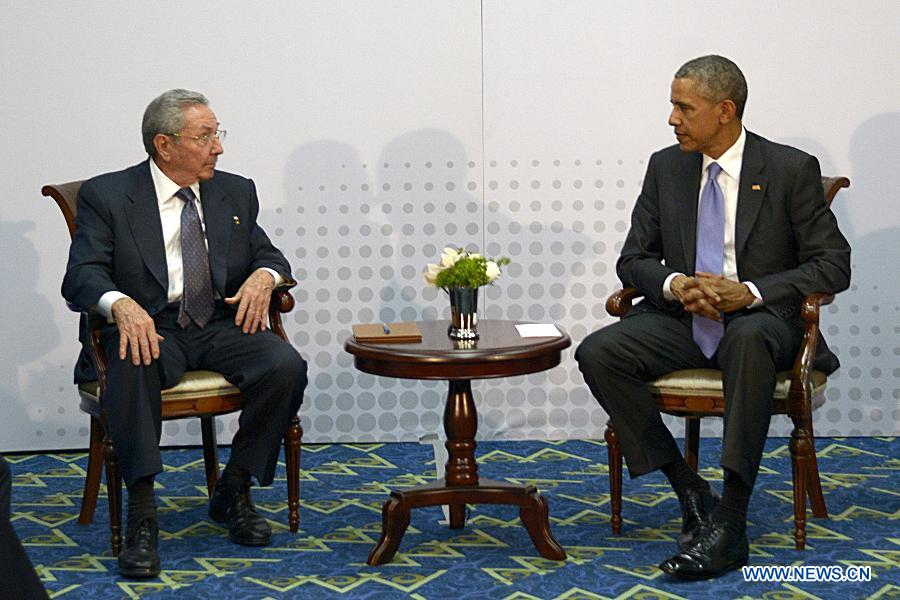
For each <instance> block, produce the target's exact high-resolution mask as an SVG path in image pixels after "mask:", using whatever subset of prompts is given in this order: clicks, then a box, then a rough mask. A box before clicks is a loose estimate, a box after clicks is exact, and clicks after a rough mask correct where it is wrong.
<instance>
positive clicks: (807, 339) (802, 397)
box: [787, 293, 834, 417]
mask: <svg viewBox="0 0 900 600" xmlns="http://www.w3.org/2000/svg"><path fill="white" fill-rule="evenodd" d="M833 300H834V296H833V295H832V294H823V293H815V294H810V295H809V296H807V297H805V298H804V299H803V302H802V303H801V304H800V317H801V319H803V342H802V343H801V344H800V351H799V352H798V353H797V358H796V360H794V366H793V368H792V373H791V389H790V391H789V392H788V406H787V412H788V414H790V415H794V416H800V417H802V416H804V415H808V414H809V410H810V400H811V399H810V397H809V390H810V376H811V375H812V371H813V361H814V360H815V358H816V346H817V345H818V342H819V312H820V310H819V309H820V307H821V306H823V305H825V304H831V302H832V301H833Z"/></svg>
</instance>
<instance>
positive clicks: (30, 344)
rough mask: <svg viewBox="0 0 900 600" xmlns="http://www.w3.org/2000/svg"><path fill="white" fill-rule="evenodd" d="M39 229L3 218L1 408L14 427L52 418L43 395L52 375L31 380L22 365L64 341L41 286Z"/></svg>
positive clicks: (7, 420)
mask: <svg viewBox="0 0 900 600" xmlns="http://www.w3.org/2000/svg"><path fill="white" fill-rule="evenodd" d="M35 227H36V224H35V223H34V222H33V221H2V222H0V239H2V240H3V261H2V266H0V281H3V282H4V285H5V289H4V293H3V300H4V304H3V308H2V310H0V331H3V359H2V360H0V406H3V419H4V420H5V421H6V422H7V423H10V424H12V425H11V426H12V427H17V426H19V425H18V424H22V425H21V426H22V427H25V423H28V422H33V421H44V420H45V419H47V418H49V417H51V415H49V414H47V412H48V408H47V402H46V400H47V399H46V398H40V397H38V395H39V393H40V391H41V388H40V384H41V382H44V381H49V380H50V378H45V377H41V376H39V375H32V376H30V377H28V378H27V380H26V378H25V377H23V376H22V374H21V371H22V369H21V367H22V366H23V365H27V364H29V363H32V362H34V361H36V360H38V359H40V358H41V357H42V356H44V355H46V354H47V352H49V351H50V350H52V349H53V348H55V347H56V345H57V344H58V343H59V339H60V333H59V330H58V329H57V328H56V327H55V325H54V319H53V308H52V306H51V305H50V302H49V301H48V300H47V299H46V298H45V297H44V296H42V295H41V294H39V293H38V292H37V291H36V290H35V284H36V282H37V280H38V274H39V273H40V269H41V264H40V255H39V254H38V251H37V248H35V246H34V244H33V243H32V242H31V240H29V239H28V237H27V234H28V233H29V232H31V231H34V229H35ZM51 368H52V367H49V366H48V367H46V368H45V369H44V370H48V369H51ZM29 405H30V406H29ZM41 431H42V432H43V430H42V429H41Z"/></svg>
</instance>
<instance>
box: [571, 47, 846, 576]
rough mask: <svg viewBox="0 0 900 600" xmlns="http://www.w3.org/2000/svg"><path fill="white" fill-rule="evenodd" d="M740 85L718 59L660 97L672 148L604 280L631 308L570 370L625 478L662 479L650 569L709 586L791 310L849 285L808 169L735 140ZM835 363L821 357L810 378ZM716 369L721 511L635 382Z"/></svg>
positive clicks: (733, 546) (740, 515)
mask: <svg viewBox="0 0 900 600" xmlns="http://www.w3.org/2000/svg"><path fill="white" fill-rule="evenodd" d="M746 100H747V84H746V81H745V80H744V75H743V74H742V73H741V71H740V69H738V67H737V65H735V64H734V63H733V62H731V61H730V60H728V59H726V58H723V57H721V56H703V57H700V58H697V59H694V60H691V61H689V62H688V63H686V64H685V65H684V66H682V67H681V68H680V69H678V71H677V72H676V73H675V79H674V81H673V82H672V89H671V103H672V112H671V114H670V115H669V125H671V126H672V127H673V129H674V130H675V137H676V139H677V140H678V145H677V146H671V147H669V148H665V149H663V150H660V151H659V152H657V153H655V154H653V155H652V156H651V157H650V163H649V165H648V166H647V174H646V176H645V178H644V183H643V189H642V190H641V194H640V196H639V197H638V200H637V203H636V205H635V207H634V212H633V213H632V218H631V230H630V231H629V232H628V236H627V238H626V240H625V244H624V246H623V248H622V254H621V256H620V258H619V260H618V263H617V265H616V269H617V273H618V275H619V278H620V279H621V280H622V283H623V284H625V285H626V286H631V287H635V288H637V289H638V290H639V291H640V292H641V294H643V296H644V300H643V301H642V302H640V303H639V304H637V305H636V306H635V307H634V308H633V309H632V310H631V311H630V312H629V313H628V315H627V316H626V317H625V318H624V319H622V320H621V321H620V322H618V323H615V324H613V325H610V326H609V327H605V328H603V329H601V330H599V331H596V332H594V333H592V334H591V335H589V336H588V337H587V338H585V340H584V341H583V342H582V344H581V346H580V347H579V348H578V350H577V352H576V354H575V358H576V360H577V361H578V365H579V368H580V369H581V372H582V373H583V374H584V378H585V381H586V382H587V384H588V386H589V387H590V389H591V391H592V392H593V394H594V396H595V397H596V398H597V400H598V401H599V402H600V405H601V406H602V407H603V408H604V410H606V412H607V413H609V416H610V418H611V419H612V423H613V426H614V427H615V429H616V433H617V435H618V438H619V440H620V443H621V447H622V452H623V454H624V455H625V459H626V460H627V462H628V469H629V472H630V473H631V476H632V477H636V476H638V475H643V474H644V473H649V472H651V471H655V470H656V469H661V470H662V472H663V473H664V474H665V475H666V477H667V478H668V479H669V481H670V482H671V484H672V487H673V488H674V489H675V492H676V493H677V495H678V499H679V502H680V503H681V508H682V515H683V518H684V522H683V528H682V533H683V534H682V536H681V537H680V538H679V546H680V548H681V552H679V553H677V554H675V555H674V556H673V557H671V558H669V559H668V560H666V561H664V562H663V563H662V564H661V565H660V568H661V569H662V570H663V571H665V572H666V573H669V574H671V575H674V576H676V577H680V578H686V579H702V578H709V577H716V576H718V575H721V574H722V573H725V572H727V571H729V570H731V569H736V568H738V567H739V566H742V565H744V564H746V563H747V559H748V543H747V536H746V533H745V527H746V520H747V507H748V504H749V501H750V493H751V491H752V489H753V484H754V482H755V480H756V474H757V471H758V470H759V463H760V460H761V458H762V451H763V444H764V442H765V440H766V434H767V432H768V428H769V420H770V418H771V410H772V406H771V403H772V393H773V390H774V386H775V374H776V372H777V371H780V370H783V369H788V368H790V367H791V364H792V361H793V360H794V358H795V356H796V354H797V351H798V349H799V347H800V343H801V341H802V337H803V324H802V322H801V320H800V315H799V308H800V301H801V300H802V299H803V297H804V296H806V295H808V294H810V293H813V292H826V293H830V294H834V293H837V292H840V291H841V290H844V289H846V288H847V286H848V285H849V283H850V247H849V246H848V244H847V240H846V239H844V236H843V235H841V232H840V231H839V230H838V226H837V221H836V220H835V218H834V215H833V214H832V212H831V210H830V209H829V208H828V207H827V205H826V203H825V199H824V195H823V191H822V184H821V175H820V173H819V164H818V162H817V161H816V159H815V158H814V157H812V156H810V155H808V154H806V153H804V152H801V151H800V150H797V149H796V148H791V147H788V146H783V145H780V144H776V143H773V142H770V141H769V140H766V139H764V138H762V137H760V136H758V135H756V134H754V133H751V132H749V131H746V130H745V129H744V128H743V126H742V124H741V116H742V114H743V112H744V103H745V102H746ZM837 366H838V362H837V358H836V357H835V356H834V355H833V354H832V353H831V352H830V351H829V350H828V348H827V346H826V345H825V344H824V342H822V341H820V343H819V352H818V355H817V357H816V368H817V369H820V370H823V371H826V372H831V371H833V370H834V369H836V368H837ZM692 368H718V369H721V370H722V374H723V380H724V393H725V400H726V410H725V419H724V420H725V423H724V427H725V432H724V441H723V442H724V443H723V450H722V457H721V464H722V467H723V469H724V481H725V484H724V491H723V494H722V498H721V501H718V498H717V497H716V496H714V495H713V494H712V492H711V490H710V488H709V484H708V483H707V482H706V481H705V480H703V478H701V477H700V476H699V475H697V474H696V473H694V471H692V470H691V468H690V467H689V466H688V464H687V463H686V462H685V460H684V458H683V457H682V455H681V453H680V452H679V450H678V446H677V445H676V444H675V440H674V439H673V438H672V434H671V433H670V432H669V430H668V429H667V428H666V427H665V425H664V424H663V421H662V418H661V415H660V414H659V411H658V410H657V409H656V403H655V402H654V400H653V398H652V397H651V395H650V392H649V390H648V389H647V387H646V386H645V382H647V381H650V380H653V379H655V378H657V377H659V376H661V375H664V374H666V373H669V372H671V371H676V370H679V369H692Z"/></svg>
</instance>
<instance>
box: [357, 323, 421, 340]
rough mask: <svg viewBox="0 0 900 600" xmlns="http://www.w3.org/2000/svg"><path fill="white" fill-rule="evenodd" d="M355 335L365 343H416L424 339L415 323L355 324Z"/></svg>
mask: <svg viewBox="0 0 900 600" xmlns="http://www.w3.org/2000/svg"><path fill="white" fill-rule="evenodd" d="M353 337H355V338H356V341H357V342H363V343H376V344H385V343H388V344H389V343H396V344H414V343H417V342H421V341H422V333H421V332H420V331H419V328H418V326H416V324H415V323H366V324H362V325H353Z"/></svg>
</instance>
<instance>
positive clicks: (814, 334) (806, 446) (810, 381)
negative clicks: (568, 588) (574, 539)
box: [605, 177, 850, 550]
mask: <svg viewBox="0 0 900 600" xmlns="http://www.w3.org/2000/svg"><path fill="white" fill-rule="evenodd" d="M849 186H850V180H849V179H847V178H846V177H823V178H822V187H823V188H824V189H825V200H826V201H827V202H828V204H829V205H830V204H831V201H832V200H833V199H834V197H835V195H836V194H837V193H838V191H840V189H841V188H845V187H849ZM639 296H640V294H639V293H638V291H637V290H636V289H634V288H625V289H623V290H619V291H618V292H616V293H614V294H613V295H611V296H610V297H609V298H608V299H607V301H606V312H608V313H609V314H610V315H612V316H614V317H623V316H625V314H626V313H627V312H628V310H629V309H630V308H631V303H632V301H633V300H634V299H635V298H637V297H639ZM833 299H834V296H831V295H829V294H811V295H809V296H807V297H806V298H804V299H803V303H802V306H801V317H802V319H803V323H804V327H805V329H804V334H803V343H802V345H801V347H800V352H799V353H798V354H797V358H796V360H795V361H794V366H793V368H792V369H791V370H790V371H782V372H780V373H778V380H777V384H776V386H775V393H774V396H773V400H774V402H773V407H772V414H773V415H787V416H788V417H790V419H791V421H793V423H794V429H793V432H792V433H791V441H790V445H789V447H790V452H791V470H792V472H793V482H794V486H793V487H794V540H795V543H796V547H797V549H798V550H803V548H804V547H805V546H806V496H807V494H808V495H809V500H810V503H811V505H812V511H813V515H814V516H816V517H818V518H827V517H828V511H827V509H826V508H825V498H824V496H823V495H822V483H821V481H820V480H819V468H818V464H817V463H816V447H815V440H814V438H813V424H812V411H813V410H815V409H816V408H818V407H819V406H821V405H822V404H824V402H825V397H824V392H825V384H826V380H827V377H826V375H825V373H822V372H821V371H815V370H813V368H812V364H813V359H814V358H815V355H816V343H817V341H818V335H819V309H820V307H821V306H823V305H825V304H830V303H831V302H832V300H833ZM648 385H649V386H650V389H651V392H652V394H653V396H654V397H655V398H656V404H657V406H658V407H659V410H660V412H663V413H666V414H670V415H675V416H680V417H684V420H685V450H684V456H685V460H687V462H688V464H689V465H691V467H692V468H693V469H694V470H695V471H696V470H697V458H698V450H699V447H700V419H701V418H702V417H721V416H722V415H724V413H725V398H724V397H723V392H722V372H721V371H719V370H716V369H688V370H683V371H674V372H672V373H669V374H667V375H664V376H662V377H660V378H658V379H656V380H655V381H652V382H650V383H649V384H648ZM605 438H606V442H607V457H608V460H609V490H610V492H609V493H610V510H611V512H612V519H611V525H612V529H613V532H614V533H621V531H622V452H621V448H620V447H619V443H618V440H617V438H616V432H615V428H614V427H613V425H612V422H608V423H607V428H606V434H605Z"/></svg>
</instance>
